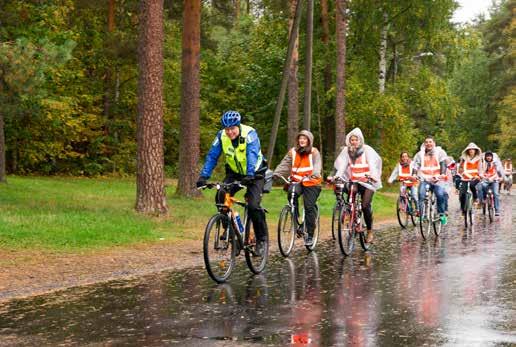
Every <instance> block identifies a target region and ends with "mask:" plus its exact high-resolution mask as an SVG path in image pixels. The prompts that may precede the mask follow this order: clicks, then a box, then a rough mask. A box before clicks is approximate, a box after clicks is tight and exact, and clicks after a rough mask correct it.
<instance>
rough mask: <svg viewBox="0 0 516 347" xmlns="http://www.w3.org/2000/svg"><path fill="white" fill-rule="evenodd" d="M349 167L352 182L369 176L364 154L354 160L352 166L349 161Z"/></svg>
mask: <svg viewBox="0 0 516 347" xmlns="http://www.w3.org/2000/svg"><path fill="white" fill-rule="evenodd" d="M349 166H350V168H351V180H352V181H358V180H359V179H360V178H363V177H365V176H366V175H371V172H370V170H369V163H368V162H367V159H366V156H365V153H362V155H361V156H360V157H358V158H357V160H355V163H354V164H353V163H352V162H351V161H350V163H349Z"/></svg>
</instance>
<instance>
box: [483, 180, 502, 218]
mask: <svg viewBox="0 0 516 347" xmlns="http://www.w3.org/2000/svg"><path fill="white" fill-rule="evenodd" d="M489 187H491V189H492V190H493V195H494V208H495V211H496V212H500V192H499V191H498V189H499V188H500V185H499V184H498V182H486V181H483V182H481V183H480V184H479V185H478V198H479V199H480V201H482V202H484V200H485V199H486V195H487V190H488V189H489Z"/></svg>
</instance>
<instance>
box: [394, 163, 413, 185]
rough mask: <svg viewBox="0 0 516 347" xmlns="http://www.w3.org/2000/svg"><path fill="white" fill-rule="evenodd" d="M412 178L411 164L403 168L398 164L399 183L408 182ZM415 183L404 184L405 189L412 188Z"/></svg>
mask: <svg viewBox="0 0 516 347" xmlns="http://www.w3.org/2000/svg"><path fill="white" fill-rule="evenodd" d="M411 176H412V163H409V165H406V166H403V165H401V163H398V179H399V180H400V181H405V180H408V179H409V178H410V177H411ZM415 183H416V182H412V183H405V185H406V186H407V187H412V186H414V185H415Z"/></svg>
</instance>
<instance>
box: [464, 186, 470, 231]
mask: <svg viewBox="0 0 516 347" xmlns="http://www.w3.org/2000/svg"><path fill="white" fill-rule="evenodd" d="M466 194H467V195H466V200H465V201H464V227H466V228H467V227H468V224H469V225H471V223H468V219H469V220H472V218H471V214H472V206H471V196H470V195H469V194H470V193H466Z"/></svg>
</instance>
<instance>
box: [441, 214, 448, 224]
mask: <svg viewBox="0 0 516 347" xmlns="http://www.w3.org/2000/svg"><path fill="white" fill-rule="evenodd" d="M446 224H448V217H447V216H446V215H445V214H442V215H441V225H446Z"/></svg>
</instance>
